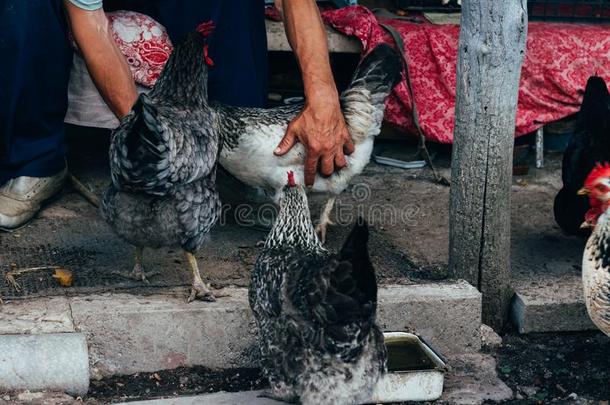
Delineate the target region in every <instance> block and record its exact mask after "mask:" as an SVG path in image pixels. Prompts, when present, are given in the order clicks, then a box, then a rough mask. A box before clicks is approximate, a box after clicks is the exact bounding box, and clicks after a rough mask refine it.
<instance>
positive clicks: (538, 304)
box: [511, 277, 596, 333]
mask: <svg viewBox="0 0 610 405" xmlns="http://www.w3.org/2000/svg"><path fill="white" fill-rule="evenodd" d="M511 318H512V321H513V323H514V324H515V325H516V326H517V329H518V330H519V333H534V332H578V331H585V330H595V329H596V328H595V325H594V324H593V322H591V319H590V318H589V315H588V314H587V308H586V307H585V302H584V298H583V295H582V281H581V280H580V278H579V277H573V278H569V279H566V278H564V279H559V280H551V281H548V282H546V283H545V284H544V285H521V286H517V288H516V293H515V297H514V298H513V301H512V305H511Z"/></svg>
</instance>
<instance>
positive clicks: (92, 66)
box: [64, 1, 138, 118]
mask: <svg viewBox="0 0 610 405" xmlns="http://www.w3.org/2000/svg"><path fill="white" fill-rule="evenodd" d="M64 4H65V8H66V11H67V15H68V18H69V20H70V26H71V28H72V35H73V36H74V39H75V41H76V43H77V44H78V47H79V49H80V52H81V54H82V55H83V58H84V59H85V63H86V64H87V69H88V70H89V74H90V75H91V78H92V79H93V82H94V83H95V85H96V87H97V88H98V90H99V92H100V94H101V95H102V97H103V98H104V100H105V101H106V103H107V104H108V107H110V109H111V110H112V112H113V113H114V114H115V115H116V116H117V117H119V118H121V117H123V116H125V115H126V114H127V113H128V112H129V110H131V107H132V106H133V103H134V102H135V100H136V98H137V97H138V94H137V91H136V87H135V84H134V82H133V78H132V76H131V71H130V70H129V66H128V65H127V62H126V61H125V58H124V57H123V55H122V54H121V51H120V50H119V49H118V47H117V46H116V44H115V42H114V39H113V38H112V33H111V32H110V27H109V24H108V20H107V19H106V15H105V14H104V11H103V10H102V9H99V10H96V11H84V10H81V9H79V8H78V7H76V6H74V5H72V4H71V3H70V2H68V1H65V2H64Z"/></svg>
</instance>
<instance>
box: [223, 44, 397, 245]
mask: <svg viewBox="0 0 610 405" xmlns="http://www.w3.org/2000/svg"><path fill="white" fill-rule="evenodd" d="M401 72H402V62H401V59H400V56H399V55H398V53H397V52H396V51H395V50H394V49H392V48H391V47H390V46H389V45H386V44H381V45H378V46H377V47H376V48H375V49H373V50H372V51H371V52H369V53H368V54H367V55H366V56H365V57H364V58H363V59H362V61H361V62H360V64H359V65H358V68H357V69H356V72H355V73H354V76H353V78H352V82H351V84H350V86H349V88H348V89H347V90H345V91H344V92H343V93H342V94H341V108H342V111H343V115H344V117H345V122H346V124H347V128H348V130H349V133H350V135H351V137H352V141H353V142H354V146H355V150H354V153H352V154H351V155H350V156H347V157H346V158H347V163H348V165H347V167H344V168H343V169H342V170H340V171H339V172H337V173H334V174H333V175H332V176H330V177H323V176H320V175H318V176H317V177H316V179H315V183H314V185H313V187H311V188H310V189H308V192H313V193H323V194H326V195H328V196H329V198H328V202H327V203H326V204H325V206H324V208H323V210H322V213H321V215H320V221H319V224H318V227H317V231H318V233H319V235H320V237H321V238H322V241H324V238H325V235H326V226H327V224H329V223H331V222H330V213H331V211H332V208H333V205H334V202H335V199H336V198H337V196H338V195H339V194H341V192H343V190H345V189H346V188H347V187H348V186H349V184H350V182H351V180H352V178H354V177H355V176H356V175H358V174H360V173H361V172H362V170H363V169H364V167H365V166H366V165H367V164H368V162H369V160H370V157H371V152H372V151H373V141H374V138H375V136H376V135H377V134H379V131H380V129H381V123H382V121H383V114H384V111H385V101H386V99H387V97H388V95H389V94H390V92H391V91H392V89H393V88H394V86H395V85H396V84H397V83H398V81H399V80H400V78H401ZM214 107H215V108H216V110H217V112H218V113H219V115H220V116H221V117H222V120H221V124H222V132H223V139H224V145H223V148H222V151H221V153H220V164H221V165H222V167H224V168H225V169H226V170H227V171H229V172H230V173H231V174H232V175H233V176H235V177H237V178H238V179H239V180H241V181H242V182H244V183H246V184H248V185H250V186H257V187H262V188H265V189H267V190H270V191H271V192H273V193H275V195H276V197H277V193H279V191H280V190H281V189H282V187H283V186H284V184H285V175H286V172H287V171H293V172H294V173H295V175H296V176H297V181H298V182H300V183H303V175H304V162H305V150H304V148H303V145H301V144H300V143H297V144H296V145H295V146H294V147H293V148H292V149H291V150H290V151H289V152H288V153H287V154H285V155H283V156H275V155H274V154H273V151H274V149H275V148H276V146H277V145H278V144H279V142H280V140H281V139H282V137H283V136H284V134H285V132H286V128H287V127H288V124H289V123H290V121H292V120H293V119H294V118H295V117H296V116H297V114H299V112H300V111H301V110H302V109H303V105H302V104H294V105H289V106H281V107H276V108H269V109H257V108H236V107H228V106H222V105H214Z"/></svg>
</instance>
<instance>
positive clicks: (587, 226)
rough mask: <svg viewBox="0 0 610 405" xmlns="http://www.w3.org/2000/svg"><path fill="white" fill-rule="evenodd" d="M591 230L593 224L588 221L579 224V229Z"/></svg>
mask: <svg viewBox="0 0 610 405" xmlns="http://www.w3.org/2000/svg"><path fill="white" fill-rule="evenodd" d="M591 228H593V224H592V223H591V222H589V221H585V222H583V223H582V224H580V229H591Z"/></svg>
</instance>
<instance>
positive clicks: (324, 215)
mask: <svg viewBox="0 0 610 405" xmlns="http://www.w3.org/2000/svg"><path fill="white" fill-rule="evenodd" d="M336 199H337V197H335V196H333V197H330V198H329V199H328V201H326V204H325V205H324V208H322V212H321V213H320V221H319V222H318V225H317V226H316V233H317V234H318V238H320V242H322V244H324V242H325V241H326V227H327V226H328V225H334V223H333V222H332V221H331V220H330V213H331V212H332V210H333V207H334V206H335V200H336Z"/></svg>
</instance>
